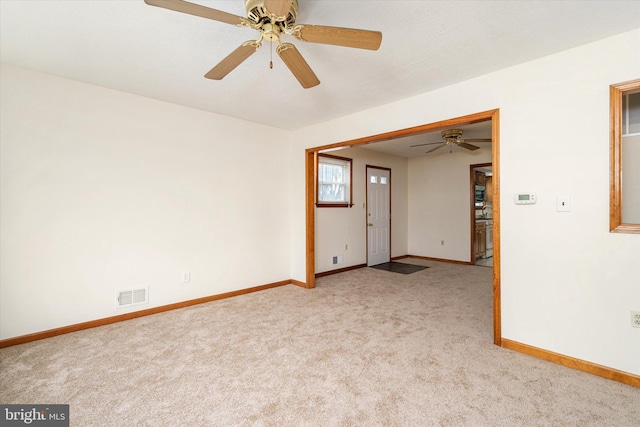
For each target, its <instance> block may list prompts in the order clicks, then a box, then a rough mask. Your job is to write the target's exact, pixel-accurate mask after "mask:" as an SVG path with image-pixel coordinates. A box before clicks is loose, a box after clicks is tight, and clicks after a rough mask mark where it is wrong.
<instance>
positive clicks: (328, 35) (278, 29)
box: [144, 0, 382, 89]
mask: <svg viewBox="0 0 640 427" xmlns="http://www.w3.org/2000/svg"><path fill="white" fill-rule="evenodd" d="M144 1H145V3H147V4H149V5H151V6H158V7H161V8H164V9H170V10H174V11H177V12H182V13H187V14H189V15H194V16H200V17H202V18H208V19H212V20H214V21H219V22H224V23H226V24H231V25H235V26H237V27H245V28H253V29H255V30H258V31H259V32H260V35H259V36H258V38H257V39H256V40H249V41H246V42H244V43H243V44H242V45H240V46H239V47H238V48H236V49H235V50H234V51H233V52H231V54H229V55H228V56H227V57H226V58H224V59H223V60H222V61H221V62H219V63H218V65H216V66H215V67H213V68H212V69H211V70H210V71H209V72H208V73H207V74H205V77H206V78H209V79H214V80H221V79H222V78H224V77H225V76H226V75H227V74H229V73H230V72H231V71H233V70H234V69H235V68H236V67H237V66H238V65H240V64H241V63H242V62H244V61H245V60H246V59H247V58H249V57H250V56H251V55H252V54H254V53H255V52H256V51H257V50H258V49H259V48H260V47H261V45H262V41H264V40H267V41H270V42H276V43H277V44H278V46H277V48H276V53H277V54H278V55H279V56H280V58H281V59H282V61H283V62H284V63H285V65H286V66H287V67H288V68H289V70H290V71H291V73H293V75H294V76H295V77H296V79H298V81H299V82H300V84H301V85H302V87H304V88H305V89H306V88H310V87H314V86H316V85H318V84H320V80H318V77H317V76H316V75H315V73H314V72H313V70H312V69H311V67H310V66H309V64H307V62H306V61H305V60H304V58H303V57H302V55H301V54H300V52H299V51H298V49H297V48H296V47H295V46H294V45H293V44H291V43H284V42H282V40H281V39H280V38H281V36H282V35H290V36H293V37H295V38H296V39H298V40H300V41H304V42H310V43H322V44H330V45H336V46H345V47H354V48H359V49H369V50H377V49H378V48H379V47H380V43H381V42H382V33H381V32H379V31H368V30H356V29H352V28H341V27H327V26H322V25H305V24H296V23H295V21H296V16H297V13H298V0H245V9H246V11H247V17H246V18H243V17H241V16H237V15H233V14H231V13H227V12H223V11H221V10H217V9H212V8H209V7H206V6H202V5H199V4H195V3H189V2H186V1H183V0H144Z"/></svg>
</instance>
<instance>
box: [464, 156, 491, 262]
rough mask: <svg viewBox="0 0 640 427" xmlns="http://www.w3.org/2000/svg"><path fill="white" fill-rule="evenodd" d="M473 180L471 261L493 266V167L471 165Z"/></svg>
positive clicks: (488, 165) (483, 164)
mask: <svg viewBox="0 0 640 427" xmlns="http://www.w3.org/2000/svg"><path fill="white" fill-rule="evenodd" d="M469 172H470V177H469V181H470V182H471V189H470V193H471V203H470V206H471V263H472V264H475V265H481V266H484V267H493V191H492V190H493V168H492V164H491V163H480V164H475V165H470V166H469Z"/></svg>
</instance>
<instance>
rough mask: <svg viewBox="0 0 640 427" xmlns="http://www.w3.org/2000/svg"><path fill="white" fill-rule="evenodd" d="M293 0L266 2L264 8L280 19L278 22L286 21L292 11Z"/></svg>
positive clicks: (268, 0)
mask: <svg viewBox="0 0 640 427" xmlns="http://www.w3.org/2000/svg"><path fill="white" fill-rule="evenodd" d="M291 3H293V0H264V8H265V9H267V12H269V13H270V14H272V15H275V16H277V17H278V21H284V20H285V19H286V18H287V15H288V14H289V10H291Z"/></svg>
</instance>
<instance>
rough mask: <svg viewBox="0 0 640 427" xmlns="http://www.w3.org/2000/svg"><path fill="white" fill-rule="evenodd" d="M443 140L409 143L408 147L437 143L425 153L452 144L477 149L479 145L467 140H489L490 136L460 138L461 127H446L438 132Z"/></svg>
mask: <svg viewBox="0 0 640 427" xmlns="http://www.w3.org/2000/svg"><path fill="white" fill-rule="evenodd" d="M440 135H441V136H442V139H443V141H442V142H429V143H426V144H416V145H410V147H421V146H424V145H435V144H438V146H437V147H434V148H432V149H431V150H429V151H427V152H426V154H429V153H433V152H434V151H436V150H439V149H440V148H442V147H446V146H447V145H448V146H449V147H451V146H453V145H457V146H458V147H462V148H466V149H467V150H477V149H478V148H480V147H477V146H475V145H471V144H468V142H491V138H472V139H462V129H446V130H443V131H442V132H440Z"/></svg>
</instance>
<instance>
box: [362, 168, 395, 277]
mask: <svg viewBox="0 0 640 427" xmlns="http://www.w3.org/2000/svg"><path fill="white" fill-rule="evenodd" d="M390 202H391V172H390V171H389V170H387V169H378V168H372V167H367V230H368V232H367V242H368V245H367V265H377V264H382V263H384V262H389V261H390V259H391V248H390V236H391V209H390V207H391V204H390Z"/></svg>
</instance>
